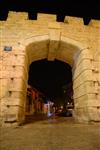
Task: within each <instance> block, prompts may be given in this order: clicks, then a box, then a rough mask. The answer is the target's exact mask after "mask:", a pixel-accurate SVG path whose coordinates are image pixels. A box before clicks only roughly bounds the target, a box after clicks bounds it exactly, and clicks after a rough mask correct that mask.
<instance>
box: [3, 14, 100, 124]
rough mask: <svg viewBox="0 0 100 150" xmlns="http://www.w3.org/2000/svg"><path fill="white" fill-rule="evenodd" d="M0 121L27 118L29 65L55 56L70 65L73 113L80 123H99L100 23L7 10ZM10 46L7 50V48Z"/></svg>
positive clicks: (15, 121) (6, 121) (52, 58)
mask: <svg viewBox="0 0 100 150" xmlns="http://www.w3.org/2000/svg"><path fill="white" fill-rule="evenodd" d="M0 34H1V38H0V120H1V124H2V125H5V123H10V124H12V123H13V124H14V123H15V124H16V123H17V124H18V123H21V122H23V120H24V116H25V104H26V89H27V80H28V69H29V65H30V64H31V63H32V62H33V61H36V60H40V59H44V58H47V59H48V60H52V61H53V60H54V59H55V58H56V59H58V60H61V61H64V62H66V63H69V64H70V65H71V66H72V68H73V69H72V71H73V89H74V95H73V97H74V103H75V110H74V117H75V119H76V120H78V121H80V122H88V121H100V21H98V20H91V22H90V24H89V25H88V26H86V25H84V24H83V20H82V18H75V17H69V16H66V17H65V21H64V23H62V22H56V16H55V15H50V14H38V19H37V20H28V14H27V13H24V12H23V13H22V12H21V13H20V12H9V15H8V18H7V21H1V22H0ZM5 46H8V47H9V46H10V47H12V51H5V50H4V47H5Z"/></svg>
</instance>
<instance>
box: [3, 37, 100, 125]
mask: <svg viewBox="0 0 100 150" xmlns="http://www.w3.org/2000/svg"><path fill="white" fill-rule="evenodd" d="M58 35H59V34H58ZM58 37H59V36H58ZM19 49H20V50H21V52H20V62H19V66H17V67H18V69H16V74H17V73H18V74H17V77H18V78H17V79H16V80H14V79H13V78H11V81H10V84H11V85H13V86H14V90H15V92H16V95H15V99H14V101H12V99H11V98H9V101H7V103H8V105H7V108H6V111H5V112H6V114H5V115H4V117H3V119H4V120H3V122H7V123H9V122H13V121H14V122H17V123H18V124H19V123H22V122H23V121H24V117H25V98H26V90H27V81H28V69H29V65H30V64H31V63H32V62H33V61H36V60H41V59H44V58H47V59H48V60H52V61H53V60H54V59H58V60H61V61H64V62H66V63H68V64H70V65H71V66H72V72H73V90H74V95H73V98H74V104H75V109H74V118H75V119H76V120H77V121H79V122H89V121H91V120H92V121H96V120H97V121H98V120H99V113H98V112H97V107H95V108H94V109H93V107H92V106H94V101H93V98H94V96H95V91H94V85H93V77H92V65H91V64H92V61H93V57H92V54H91V52H90V50H89V48H88V47H87V46H84V45H82V44H81V43H79V42H77V41H74V40H72V39H69V38H67V37H64V36H61V35H60V38H54V37H53V35H52V34H51V36H49V35H39V36H34V37H30V38H28V39H25V40H24V41H22V42H20V43H19ZM15 57H16V56H15ZM93 91H94V93H93ZM13 93H14V92H12V93H11V91H10V94H13ZM93 94H94V95H93ZM10 102H11V104H10ZM9 104H10V105H9ZM9 116H10V117H9Z"/></svg>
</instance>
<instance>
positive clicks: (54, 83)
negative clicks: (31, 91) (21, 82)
mask: <svg viewBox="0 0 100 150" xmlns="http://www.w3.org/2000/svg"><path fill="white" fill-rule="evenodd" d="M71 81H72V72H71V67H70V66H69V65H68V64H67V63H64V62H61V61H58V60H55V61H47V60H46V59H44V60H40V61H35V62H33V63H32V64H31V65H30V69H29V84H30V85H32V86H33V87H36V88H37V89H39V90H40V91H41V92H43V93H44V94H45V95H46V96H47V97H50V98H54V97H61V96H62V95H61V94H62V87H63V86H64V85H66V84H68V83H70V82H71Z"/></svg>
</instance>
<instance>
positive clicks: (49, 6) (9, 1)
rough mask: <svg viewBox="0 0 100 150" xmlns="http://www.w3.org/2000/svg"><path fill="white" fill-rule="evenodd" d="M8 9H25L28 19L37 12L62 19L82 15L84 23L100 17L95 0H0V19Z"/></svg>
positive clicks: (34, 16)
mask: <svg viewBox="0 0 100 150" xmlns="http://www.w3.org/2000/svg"><path fill="white" fill-rule="evenodd" d="M9 10H14V11H26V12H28V13H29V18H30V19H34V18H35V19H36V14H37V13H38V12H42V13H50V14H57V20H58V21H63V20H64V16H65V15H69V16H76V17H82V18H83V19H84V22H85V24H86V23H88V22H89V20H90V19H100V8H99V4H98V3H97V1H95V0H91V1H88V0H87V1H86V2H85V1H84V2H82V1H81V0H80V1H76V0H0V19H6V17H7V13H8V11H9Z"/></svg>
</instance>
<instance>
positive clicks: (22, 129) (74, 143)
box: [0, 117, 100, 150]
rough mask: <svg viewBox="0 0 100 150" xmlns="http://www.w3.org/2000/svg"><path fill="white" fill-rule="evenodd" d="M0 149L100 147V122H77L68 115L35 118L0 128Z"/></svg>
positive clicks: (82, 149) (94, 149)
mask: <svg viewBox="0 0 100 150" xmlns="http://www.w3.org/2000/svg"><path fill="white" fill-rule="evenodd" d="M0 145H1V148H0V150H100V123H97V124H94V123H91V124H90V125H89V124H78V123H75V122H74V120H73V118H71V117H62V118H60V117H56V118H50V119H47V120H44V119H39V120H35V121H33V122H30V123H26V124H24V125H22V126H19V127H13V128H11V127H9V128H1V130H0Z"/></svg>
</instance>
